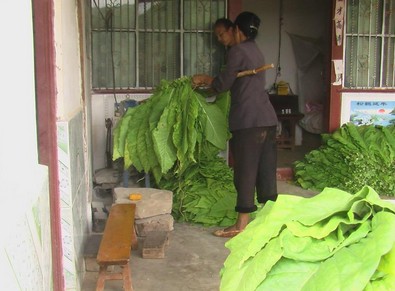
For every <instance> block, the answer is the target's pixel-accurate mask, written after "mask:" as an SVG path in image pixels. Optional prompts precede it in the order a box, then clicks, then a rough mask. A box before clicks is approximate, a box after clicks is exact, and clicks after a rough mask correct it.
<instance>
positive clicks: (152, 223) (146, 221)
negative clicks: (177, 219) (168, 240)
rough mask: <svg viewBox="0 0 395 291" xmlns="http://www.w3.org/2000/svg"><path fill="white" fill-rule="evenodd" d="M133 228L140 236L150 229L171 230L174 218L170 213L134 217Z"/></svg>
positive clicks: (145, 234)
mask: <svg viewBox="0 0 395 291" xmlns="http://www.w3.org/2000/svg"><path fill="white" fill-rule="evenodd" d="M134 222H135V228H136V232H137V235H138V236H140V237H144V236H147V234H148V233H150V232H152V231H167V232H168V231H172V230H173V229H174V218H173V216H172V215H171V214H162V215H157V216H152V217H148V218H142V219H136V220H135V221H134Z"/></svg>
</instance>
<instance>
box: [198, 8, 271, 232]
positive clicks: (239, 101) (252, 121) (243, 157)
mask: <svg viewBox="0 0 395 291" xmlns="http://www.w3.org/2000/svg"><path fill="white" fill-rule="evenodd" d="M234 24H235V27H234V34H235V44H234V45H233V46H232V47H231V48H230V49H229V52H228V55H227V62H226V68H225V70H224V71H223V72H221V73H220V74H219V75H218V76H216V77H215V78H213V77H210V76H207V75H195V76H193V83H194V84H196V85H210V86H211V87H212V88H213V89H214V90H215V91H217V92H224V91H227V90H230V93H231V106H230V113H229V129H230V131H231V133H232V138H231V140H230V143H229V144H230V151H231V153H232V156H233V162H234V165H233V168H234V183H235V187H236V190H237V201H236V208H235V209H236V211H237V212H238V217H237V221H236V224H235V225H232V226H230V227H228V228H225V229H221V230H217V231H216V232H214V235H216V236H221V237H233V236H235V235H237V234H238V233H240V232H241V231H243V230H244V228H245V227H246V226H247V224H248V223H249V220H250V213H251V212H254V211H256V209H257V207H256V205H255V191H256V193H257V201H258V202H259V203H265V202H266V201H268V200H273V201H275V200H276V199H277V181H276V169H277V144H276V127H277V122H278V121H277V116H276V113H275V111H274V109H273V106H272V105H271V103H270V101H269V96H268V94H267V92H266V91H265V77H264V73H263V72H260V73H257V74H255V75H252V76H245V77H241V78H237V73H239V72H241V71H245V70H251V69H255V68H258V67H260V66H262V65H263V64H265V61H264V58H263V55H262V53H261V51H260V50H259V48H258V46H257V44H256V43H255V37H256V35H257V33H258V28H259V25H260V19H259V18H258V16H256V15H255V14H254V13H252V12H242V13H241V14H239V16H237V18H236V20H235V22H234Z"/></svg>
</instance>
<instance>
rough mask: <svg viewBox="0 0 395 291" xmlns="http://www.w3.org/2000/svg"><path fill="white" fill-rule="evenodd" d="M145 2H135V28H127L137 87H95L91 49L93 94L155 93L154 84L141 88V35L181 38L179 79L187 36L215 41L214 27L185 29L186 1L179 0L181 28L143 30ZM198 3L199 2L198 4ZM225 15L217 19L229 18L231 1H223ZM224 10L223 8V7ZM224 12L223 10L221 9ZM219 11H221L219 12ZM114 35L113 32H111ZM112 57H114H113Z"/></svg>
mask: <svg viewBox="0 0 395 291" xmlns="http://www.w3.org/2000/svg"><path fill="white" fill-rule="evenodd" d="M98 1H99V3H101V2H104V3H106V4H107V3H110V2H112V0H96V2H98ZM146 1H147V2H150V3H154V1H153V0H146ZM94 2H95V0H90V6H89V7H90V18H91V21H90V23H91V26H90V28H89V32H88V33H89V34H90V38H91V39H90V46H92V47H93V33H94V32H95V31H97V32H98V31H99V30H95V29H94V28H93V25H92V10H93V8H95V7H94ZM114 2H115V3H119V4H120V5H122V4H123V3H129V1H127V0H123V1H122V0H118V1H117V0H115V1H114ZM143 2H144V0H143V1H141V0H135V1H134V3H135V5H136V8H135V11H134V13H135V14H134V27H128V28H127V33H131V34H132V37H134V41H133V46H134V58H135V61H134V62H135V68H134V74H135V77H134V78H135V80H134V81H133V82H134V83H135V85H128V86H127V87H120V86H112V85H111V84H109V85H108V84H107V86H105V87H104V86H103V87H99V86H98V87H94V83H95V82H94V80H93V78H94V76H93V75H94V72H93V70H94V65H93V62H94V60H93V57H94V52H93V49H92V48H91V49H90V53H91V64H90V68H91V70H92V72H91V90H92V93H94V94H109V93H119V94H128V93H131V94H133V93H152V92H153V91H154V88H155V86H157V85H158V84H153V86H141V80H140V68H139V67H140V62H142V61H143V59H141V58H139V53H140V47H139V46H140V45H139V43H140V42H141V39H139V36H140V35H141V34H144V33H146V32H149V33H160V34H164V33H175V34H177V35H179V38H178V40H177V45H178V47H177V48H178V49H179V54H178V56H177V58H178V61H179V64H178V65H179V67H178V70H179V72H180V74H179V76H178V77H181V76H184V73H185V68H184V65H185V62H184V56H185V53H186V52H185V47H184V40H185V36H186V35H187V34H191V35H193V34H196V35H199V34H200V35H210V38H211V39H213V37H214V36H213V35H214V34H213V31H212V27H208V28H204V29H196V28H195V29H194V28H192V29H185V27H184V26H185V24H184V16H183V15H184V0H179V6H178V12H177V13H178V15H179V16H180V18H179V23H180V24H179V26H178V27H177V28H174V29H164V30H162V29H161V28H148V29H147V28H142V27H141V25H140V23H139V22H140V21H139V19H138V13H139V12H138V5H139V4H140V3H141V4H142V3H143ZM209 2H211V1H209ZM196 3H197V2H196ZM223 6H224V7H223V13H224V16H218V15H217V18H218V17H227V14H228V13H227V12H228V6H229V0H223ZM96 8H98V6H96ZM221 8H222V7H221ZM221 10H222V9H221ZM218 11H219V10H218ZM217 13H219V12H217ZM196 14H197V12H196ZM211 15H215V14H212V12H210V16H211ZM121 30H122V29H119V28H115V29H114V30H113V32H120V31H121ZM111 33H112V32H111ZM209 45H210V48H212V47H214V46H221V45H220V44H214V42H213V41H210V43H209ZM111 57H112V56H111ZM212 59H213V58H212V57H211V58H210V64H211V65H210V67H211V66H212V64H213V62H212ZM111 69H112V68H111V67H107V72H108V71H109V70H111ZM113 79H114V78H113ZM109 80H110V79H107V83H110V81H109Z"/></svg>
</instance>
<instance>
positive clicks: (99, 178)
mask: <svg viewBox="0 0 395 291" xmlns="http://www.w3.org/2000/svg"><path fill="white" fill-rule="evenodd" d="M93 178H94V182H95V183H96V184H99V185H100V184H118V183H119V182H120V181H121V175H120V173H119V171H118V170H117V169H111V168H108V169H107V168H105V169H100V170H97V171H96V172H95V174H94V176H93Z"/></svg>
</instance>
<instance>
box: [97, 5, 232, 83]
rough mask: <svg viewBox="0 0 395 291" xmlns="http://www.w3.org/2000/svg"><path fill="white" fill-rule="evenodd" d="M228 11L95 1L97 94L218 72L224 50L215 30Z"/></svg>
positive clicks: (193, 6)
mask: <svg viewBox="0 0 395 291" xmlns="http://www.w3.org/2000/svg"><path fill="white" fill-rule="evenodd" d="M226 6H227V1H226V0H159V1H152V0H91V54H92V87H93V89H96V90H114V91H116V90H124V89H126V90H128V89H151V88H153V87H155V86H156V85H158V84H159V83H160V80H162V79H168V80H172V79H175V78H178V77H181V76H184V75H193V74H195V73H207V74H211V75H212V74H215V73H217V72H218V71H219V69H220V67H221V66H222V64H223V56H224V48H223V47H222V46H221V45H220V44H218V43H217V41H216V40H215V39H214V35H213V33H212V26H213V23H214V22H215V20H216V19H218V18H220V17H224V16H225V15H226V8H227V7H226Z"/></svg>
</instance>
